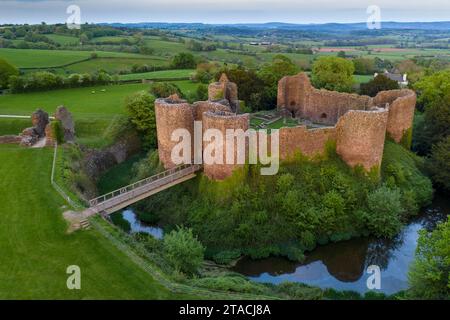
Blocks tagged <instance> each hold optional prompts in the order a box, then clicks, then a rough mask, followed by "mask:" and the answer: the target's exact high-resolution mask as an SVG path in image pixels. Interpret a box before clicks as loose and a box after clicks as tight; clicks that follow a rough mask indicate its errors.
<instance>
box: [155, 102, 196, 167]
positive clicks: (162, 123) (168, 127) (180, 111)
mask: <svg viewBox="0 0 450 320" xmlns="http://www.w3.org/2000/svg"><path fill="white" fill-rule="evenodd" d="M155 113H156V131H157V135H158V153H159V159H160V161H161V162H162V163H163V165H164V168H166V169H170V168H173V167H175V166H176V165H175V164H174V163H173V162H172V160H171V153H172V148H173V147H174V146H175V145H176V144H177V143H178V142H173V141H171V136H172V132H173V131H174V130H176V129H179V128H185V129H187V130H188V131H189V132H190V133H191V138H192V141H191V142H192V143H191V145H192V146H193V137H194V115H193V110H192V107H191V106H190V104H189V103H186V102H185V101H179V102H170V100H168V99H157V100H156V101H155Z"/></svg>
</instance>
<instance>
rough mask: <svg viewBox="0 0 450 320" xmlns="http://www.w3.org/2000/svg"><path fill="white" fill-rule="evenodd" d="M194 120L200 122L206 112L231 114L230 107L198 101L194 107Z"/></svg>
mask: <svg viewBox="0 0 450 320" xmlns="http://www.w3.org/2000/svg"><path fill="white" fill-rule="evenodd" d="M193 107H194V118H195V121H202V120H203V114H204V113H205V112H207V111H226V112H231V109H230V107H228V106H225V105H223V104H220V103H217V102H212V101H198V102H195V103H194V105H193Z"/></svg>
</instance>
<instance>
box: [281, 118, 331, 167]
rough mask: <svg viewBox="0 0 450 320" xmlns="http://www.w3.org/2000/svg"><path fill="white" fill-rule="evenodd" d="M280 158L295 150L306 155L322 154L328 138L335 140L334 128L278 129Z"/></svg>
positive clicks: (286, 157)
mask: <svg viewBox="0 0 450 320" xmlns="http://www.w3.org/2000/svg"><path fill="white" fill-rule="evenodd" d="M279 132H280V160H286V159H289V158H291V157H292V156H294V155H295V153H297V152H301V153H302V154H304V155H306V156H314V155H317V154H323V153H324V151H325V145H326V143H327V142H328V141H329V140H335V128H320V129H309V130H308V129H307V128H306V127H305V126H301V127H293V128H281V129H280V131H279Z"/></svg>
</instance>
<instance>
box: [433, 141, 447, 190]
mask: <svg viewBox="0 0 450 320" xmlns="http://www.w3.org/2000/svg"><path fill="white" fill-rule="evenodd" d="M428 167H429V171H430V173H431V176H432V178H433V181H434V182H436V183H437V184H438V185H439V186H441V187H443V188H444V189H446V190H447V191H450V135H449V136H447V138H445V139H443V140H442V141H440V142H438V143H437V144H435V145H433V147H432V151H431V157H430V161H429V163H428Z"/></svg>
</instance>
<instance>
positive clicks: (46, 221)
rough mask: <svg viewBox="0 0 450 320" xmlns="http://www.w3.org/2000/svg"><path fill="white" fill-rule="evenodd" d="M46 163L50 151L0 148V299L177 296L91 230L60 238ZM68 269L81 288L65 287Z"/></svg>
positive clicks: (62, 229)
mask: <svg viewBox="0 0 450 320" xmlns="http://www.w3.org/2000/svg"><path fill="white" fill-rule="evenodd" d="M51 160H52V150H51V149H25V148H21V147H18V146H5V145H0V163H1V164H2V165H1V166H0V176H1V177H2V179H1V180H0V189H1V190H2V192H0V202H1V203H2V206H1V208H0V211H1V217H2V223H1V224H0V252H1V263H0V299H159V298H182V297H181V296H173V295H171V294H170V293H169V292H168V291H167V290H166V289H165V288H163V287H162V286H160V285H159V284H158V283H156V282H155V281H154V280H153V279H152V278H151V277H150V276H149V275H148V274H147V273H145V272H144V271H142V270H141V269H140V268H139V267H138V266H136V265H135V264H134V263H133V262H131V260H129V258H128V257H126V256H125V255H124V254H122V253H121V252H120V251H118V250H117V249H116V248H115V247H113V245H112V244H111V243H110V242H109V241H108V240H107V239H105V238H103V237H102V236H100V235H99V234H97V233H96V232H95V231H92V230H91V231H83V232H77V233H75V234H71V235H68V234H66V227H67V225H66V222H65V221H64V220H63V218H62V215H61V213H62V211H63V209H62V207H61V206H62V205H63V202H62V199H61V198H60V196H59V195H58V194H57V193H56V192H55V191H54V190H53V189H52V186H51V185H50V170H51ZM70 265H78V266H79V267H80V268H81V290H68V289H67V287H66V280H67V277H68V275H67V274H66V268H67V267H68V266H70Z"/></svg>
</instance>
